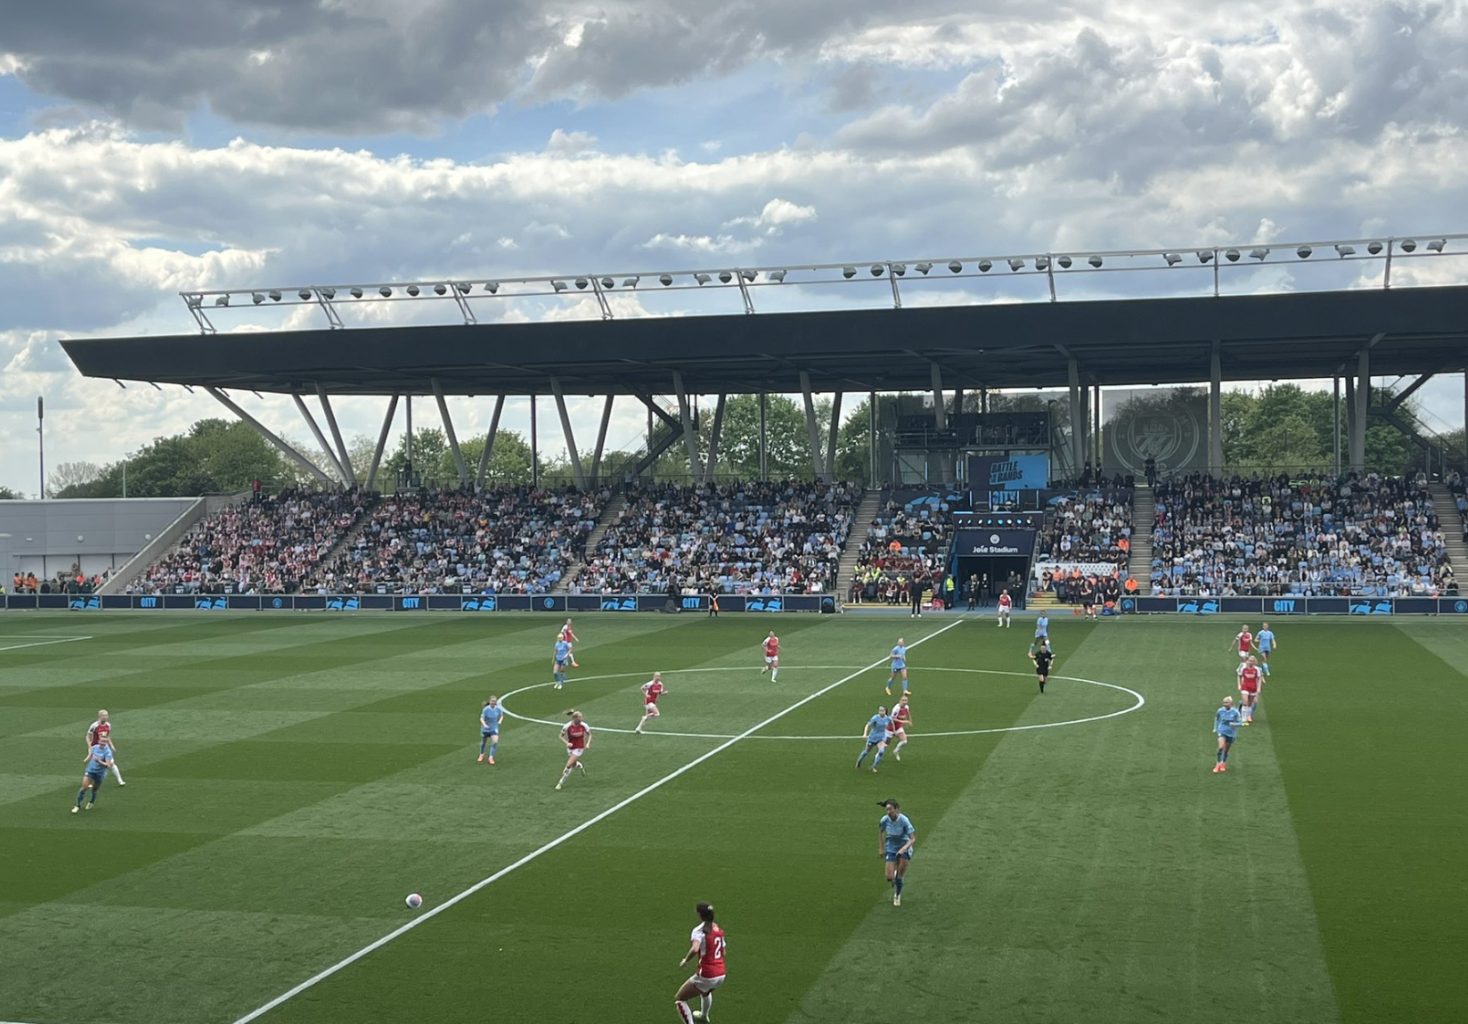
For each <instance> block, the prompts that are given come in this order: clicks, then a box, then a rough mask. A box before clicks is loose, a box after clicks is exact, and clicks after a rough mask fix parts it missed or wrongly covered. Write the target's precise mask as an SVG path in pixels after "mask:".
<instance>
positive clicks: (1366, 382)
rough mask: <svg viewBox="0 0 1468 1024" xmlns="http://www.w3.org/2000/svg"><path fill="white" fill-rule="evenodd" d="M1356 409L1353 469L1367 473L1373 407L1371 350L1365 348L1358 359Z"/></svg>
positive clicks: (1352, 428) (1352, 452)
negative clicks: (1368, 423)
mask: <svg viewBox="0 0 1468 1024" xmlns="http://www.w3.org/2000/svg"><path fill="white" fill-rule="evenodd" d="M1355 398H1356V409H1355V419H1354V420H1353V421H1352V423H1351V469H1352V470H1353V471H1355V472H1357V473H1364V472H1366V416H1367V410H1368V409H1370V407H1371V348H1370V346H1365V347H1363V348H1362V349H1361V354H1360V356H1358V357H1357V359H1356V395H1355Z"/></svg>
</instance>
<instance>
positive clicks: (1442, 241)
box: [1427, 238, 1448, 252]
mask: <svg viewBox="0 0 1468 1024" xmlns="http://www.w3.org/2000/svg"><path fill="white" fill-rule="evenodd" d="M1447 244H1448V240H1447V239H1446V238H1434V239H1433V240H1432V241H1430V242H1428V243H1427V247H1428V248H1429V249H1431V250H1432V251H1433V252H1442V251H1443V246H1445V245H1447Z"/></svg>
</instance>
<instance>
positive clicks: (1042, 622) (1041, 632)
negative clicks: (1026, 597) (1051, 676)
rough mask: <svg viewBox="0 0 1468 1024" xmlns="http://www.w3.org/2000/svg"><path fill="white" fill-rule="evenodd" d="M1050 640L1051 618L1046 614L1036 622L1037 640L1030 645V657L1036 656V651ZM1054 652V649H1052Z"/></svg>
mask: <svg viewBox="0 0 1468 1024" xmlns="http://www.w3.org/2000/svg"><path fill="white" fill-rule="evenodd" d="M1049 640H1050V618H1049V616H1047V615H1046V614H1045V613H1044V612H1041V613H1040V617H1039V618H1038V619H1036V620H1035V639H1034V640H1033V641H1031V643H1030V657H1031V658H1033V657H1034V656H1035V649H1036V648H1038V647H1041V646H1042V645H1044V644H1046V643H1048V642H1049ZM1051 650H1052V652H1053V651H1054V648H1053V647H1052V648H1051Z"/></svg>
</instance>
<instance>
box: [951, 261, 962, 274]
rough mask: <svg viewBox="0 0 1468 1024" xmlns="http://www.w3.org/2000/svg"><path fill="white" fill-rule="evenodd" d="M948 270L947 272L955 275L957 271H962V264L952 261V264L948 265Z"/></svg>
mask: <svg viewBox="0 0 1468 1024" xmlns="http://www.w3.org/2000/svg"><path fill="white" fill-rule="evenodd" d="M948 269H949V270H950V271H952V272H953V273H955V274H956V273H958V272H959V271H960V270H962V269H963V264H962V263H960V262H958V261H957V260H954V261H953V262H952V263H950V264H948Z"/></svg>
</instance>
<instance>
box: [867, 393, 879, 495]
mask: <svg viewBox="0 0 1468 1024" xmlns="http://www.w3.org/2000/svg"><path fill="white" fill-rule="evenodd" d="M867 447H868V448H869V449H870V450H869V451H868V453H867V454H868V455H869V456H870V458H869V459H868V461H869V462H870V463H871V467H870V469H869V470H868V472H869V473H870V474H871V477H870V479H869V480H868V486H871V487H876V486H877V393H876V392H875V391H871V392H868V393H867Z"/></svg>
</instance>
